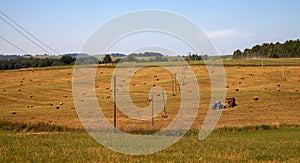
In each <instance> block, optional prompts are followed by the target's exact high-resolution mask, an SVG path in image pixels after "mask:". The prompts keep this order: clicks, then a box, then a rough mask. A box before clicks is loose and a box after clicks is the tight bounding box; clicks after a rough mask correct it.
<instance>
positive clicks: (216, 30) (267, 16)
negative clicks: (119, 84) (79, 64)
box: [0, 0, 300, 54]
mask: <svg viewBox="0 0 300 163" xmlns="http://www.w3.org/2000/svg"><path fill="white" fill-rule="evenodd" d="M0 3H1V5H0V9H1V11H3V12H4V13H5V14H7V15H8V16H10V17H11V18H12V19H13V20H15V21H16V22H18V23H19V24H20V25H22V26H23V27H24V28H25V29H27V30H28V31H30V32H31V33H32V34H34V35H35V36H36V37H38V38H39V39H41V40H42V41H43V42H45V43H47V45H49V46H50V47H52V48H53V49H55V50H57V51H59V52H60V53H69V52H78V51H80V49H81V46H82V45H83V44H84V43H85V41H86V40H87V39H88V38H89V36H90V35H91V34H92V32H93V31H95V30H96V29H97V28H98V27H100V26H101V25H102V24H104V23H105V22H107V21H109V20H110V19H112V18H114V17H116V16H118V15H121V14H124V13H128V12H130V11H136V10H142V9H158V10H166V11H171V12H174V13H177V14H179V15H182V16H185V17H187V18H188V19H190V20H191V21H193V22H194V23H195V24H197V25H198V26H199V27H200V28H201V29H202V30H203V31H204V32H206V34H207V35H208V37H209V38H210V39H211V41H212V42H213V43H214V45H215V47H216V49H217V51H218V53H219V54H222V53H223V52H224V53H225V54H231V53H232V52H233V51H234V50H236V49H241V50H243V49H244V48H250V47H252V46H253V45H256V44H262V43H264V42H284V41H286V40H289V39H298V38H300V31H299V29H300V1H299V0H285V1H283V0H265V1H262V0H248V1H246V0H245V1H241V0H209V1H208V0H207V1H179V0H178V1H174V0H152V1H145V0H139V1H137V0H136V1H134V0H132V1H124V0H122V1H121V0H120V1H92V0H87V1H83V0H82V1H79V0H1V2H0ZM1 16H2V17H3V15H1ZM0 35H1V36H2V37H4V38H5V39H7V40H9V41H10V42H13V43H14V44H15V45H17V46H18V47H20V48H21V49H23V50H24V51H26V52H27V53H33V54H43V53H44V52H43V50H41V49H39V48H37V47H36V46H35V45H33V44H32V43H31V42H29V41H28V40H27V39H25V38H24V37H23V36H21V35H20V34H19V33H17V32H16V31H14V30H13V29H12V28H11V27H9V26H8V25H7V24H6V23H5V22H4V21H3V20H1V19H0ZM169 48H170V47H169ZM171 48H172V47H171ZM116 50H117V52H125V53H127V52H128V48H126V47H123V49H122V46H120V47H118V49H116ZM187 52H188V49H185V47H182V49H180V50H179V53H187ZM0 53H3V54H22V52H20V51H19V50H18V49H16V48H15V47H13V46H11V45H9V44H8V43H6V42H5V41H3V40H1V39H0Z"/></svg>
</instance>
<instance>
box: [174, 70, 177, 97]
mask: <svg viewBox="0 0 300 163" xmlns="http://www.w3.org/2000/svg"><path fill="white" fill-rule="evenodd" d="M174 89H175V91H174V92H175V93H177V83H176V73H174Z"/></svg>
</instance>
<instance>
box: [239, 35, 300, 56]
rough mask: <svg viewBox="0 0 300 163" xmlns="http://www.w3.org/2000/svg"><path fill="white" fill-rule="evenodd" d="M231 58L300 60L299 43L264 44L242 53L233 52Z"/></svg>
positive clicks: (296, 41)
mask: <svg viewBox="0 0 300 163" xmlns="http://www.w3.org/2000/svg"><path fill="white" fill-rule="evenodd" d="M233 58H234V59H242V58H300V41H299V39H297V40H289V41H286V42H284V43H279V42H277V43H275V44H273V43H270V44H268V43H264V44H262V45H255V46H254V47H252V48H251V49H245V50H244V51H243V52H242V51H241V50H239V49H238V50H236V51H234V53H233Z"/></svg>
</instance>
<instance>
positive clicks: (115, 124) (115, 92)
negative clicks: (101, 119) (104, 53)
mask: <svg viewBox="0 0 300 163" xmlns="http://www.w3.org/2000/svg"><path fill="white" fill-rule="evenodd" d="M116 85H117V84H116V75H114V132H116V130H117V91H116V90H117V89H116Z"/></svg>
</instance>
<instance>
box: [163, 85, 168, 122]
mask: <svg viewBox="0 0 300 163" xmlns="http://www.w3.org/2000/svg"><path fill="white" fill-rule="evenodd" d="M162 96H163V103H164V118H165V117H167V111H166V102H165V91H162Z"/></svg>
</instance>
